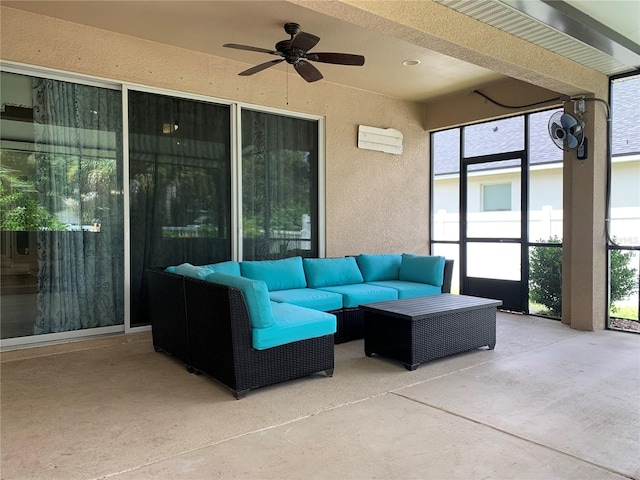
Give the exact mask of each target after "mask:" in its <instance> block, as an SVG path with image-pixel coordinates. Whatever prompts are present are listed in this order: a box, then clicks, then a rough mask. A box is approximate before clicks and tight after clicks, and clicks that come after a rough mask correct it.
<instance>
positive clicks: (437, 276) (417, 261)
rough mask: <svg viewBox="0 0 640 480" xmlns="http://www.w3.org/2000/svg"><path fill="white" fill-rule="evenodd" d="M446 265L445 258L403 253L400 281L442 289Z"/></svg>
mask: <svg viewBox="0 0 640 480" xmlns="http://www.w3.org/2000/svg"><path fill="white" fill-rule="evenodd" d="M444 263H445V258H444V257H439V256H432V255H412V254H406V253H403V254H402V263H401V264H400V275H399V277H398V279H399V280H403V281H405V282H418V283H428V284H430V285H435V286H436V287H442V281H443V279H444Z"/></svg>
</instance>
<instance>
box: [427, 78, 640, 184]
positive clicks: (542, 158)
mask: <svg viewBox="0 0 640 480" xmlns="http://www.w3.org/2000/svg"><path fill="white" fill-rule="evenodd" d="M611 103H612V112H611V116H612V119H613V120H612V122H611V139H612V145H611V154H612V155H613V156H620V155H632V154H637V153H640V108H639V107H638V105H640V77H632V78H631V79H630V80H625V81H622V80H620V81H616V82H615V83H614V88H613V95H612V102H611ZM592 105H594V103H593V102H588V106H587V108H590V106H592ZM557 111H561V109H554V110H546V111H543V112H537V113H533V114H530V115H529V143H530V145H531V148H530V149H529V157H530V158H529V161H530V163H531V165H541V164H545V163H556V162H561V161H562V151H561V150H560V149H559V148H558V147H556V146H555V144H554V143H553V142H552V141H551V138H550V137H549V133H548V127H547V125H548V122H549V118H550V117H551V115H553V114H554V113H555V112H557ZM523 122H524V116H523V115H519V116H516V117H511V118H506V119H502V120H495V121H492V122H485V123H479V124H475V125H470V126H468V127H464V135H465V139H464V145H465V155H466V156H467V157H472V156H478V155H487V154H491V153H499V152H510V151H517V150H522V149H524V134H523V130H524V128H523V124H524V123H523ZM461 131H462V129H461V128H453V129H450V130H444V131H441V132H437V133H435V134H434V136H433V145H432V148H433V154H434V159H435V162H434V163H435V165H434V175H444V174H451V173H457V172H459V170H460V135H461ZM511 163H512V164H513V165H516V164H517V161H516V162H511ZM506 166H509V163H507V162H501V163H500V168H503V167H506ZM470 170H472V168H471V167H470Z"/></svg>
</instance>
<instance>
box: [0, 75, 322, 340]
mask: <svg viewBox="0 0 640 480" xmlns="http://www.w3.org/2000/svg"><path fill="white" fill-rule="evenodd" d="M10 70H11V72H7V71H2V72H0V74H1V75H2V79H1V82H0V88H1V101H2V108H0V122H1V123H0V126H1V132H0V136H1V149H0V266H1V279H0V280H1V281H0V286H1V299H0V300H1V301H0V308H1V312H0V313H1V321H0V333H1V340H2V341H1V342H0V346H1V347H2V348H4V347H13V346H15V345H23V344H29V343H37V342H45V341H49V340H59V339H67V338H73V337H81V336H86V335H93V334H106V333H118V332H124V331H129V330H133V331H136V329H137V327H146V326H148V325H150V324H151V320H152V319H150V318H149V316H148V308H147V300H146V298H147V293H146V271H147V269H149V268H164V267H166V266H169V265H177V264H180V263H186V262H188V263H192V264H199V265H204V264H211V263H215V262H221V261H226V260H239V261H240V260H253V259H265V258H270V259H275V258H284V257H290V256H294V255H301V256H308V257H317V256H319V255H321V254H322V253H323V248H322V232H323V230H322V222H323V218H322V206H321V203H322V202H321V199H322V192H321V189H322V187H323V176H322V168H323V167H322V142H321V141H320V138H321V136H322V135H323V132H324V130H323V122H322V119H321V118H319V117H313V116H309V115H297V114H295V113H291V112H281V111H276V110H273V109H260V108H259V107H256V106H251V107H249V106H243V105H240V104H233V103H231V102H224V101H222V100H215V99H209V98H205V97H200V96H194V95H191V96H186V95H185V96H180V95H179V94H177V93H175V94H174V93H172V92H166V93H164V92H159V91H157V90H152V89H145V88H144V87H136V88H135V89H133V88H128V87H124V86H122V85H118V84H113V83H105V82H99V81H91V80H86V79H80V80H78V82H73V81H68V80H69V79H70V77H69V76H67V75H63V74H62V73H61V74H59V75H58V74H54V73H51V74H50V72H39V73H41V74H42V75H45V77H46V78H45V77H39V76H32V75H28V74H23V72H24V71H25V69H24V68H21V67H20V68H18V67H10ZM49 74H50V76H47V75H49ZM51 77H54V78H51ZM123 105H125V107H124V111H123ZM36 337H37V339H36Z"/></svg>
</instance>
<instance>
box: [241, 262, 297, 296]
mask: <svg viewBox="0 0 640 480" xmlns="http://www.w3.org/2000/svg"><path fill="white" fill-rule="evenodd" d="M240 272H241V273H242V276H243V277H247V278H252V279H254V280H262V281H263V282H264V283H266V284H267V289H268V290H269V291H270V292H274V291H277V290H289V289H292V288H304V287H306V286H307V279H306V278H305V275H304V269H303V267H302V257H291V258H283V259H281V260H255V261H247V262H242V263H240Z"/></svg>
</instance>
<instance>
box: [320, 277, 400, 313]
mask: <svg viewBox="0 0 640 480" xmlns="http://www.w3.org/2000/svg"><path fill="white" fill-rule="evenodd" d="M319 290H325V291H327V292H334V293H339V294H340V295H342V305H343V306H344V307H345V308H356V307H358V305H362V304H364V303H372V302H386V301H387V300H397V299H398V290H396V289H394V288H387V287H381V286H378V285H371V284H370V283H359V284H355V285H338V286H333V287H323V288H320V289H319Z"/></svg>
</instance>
